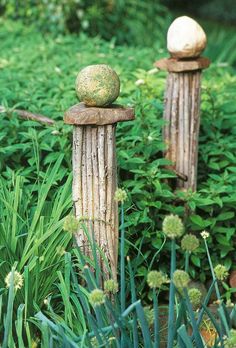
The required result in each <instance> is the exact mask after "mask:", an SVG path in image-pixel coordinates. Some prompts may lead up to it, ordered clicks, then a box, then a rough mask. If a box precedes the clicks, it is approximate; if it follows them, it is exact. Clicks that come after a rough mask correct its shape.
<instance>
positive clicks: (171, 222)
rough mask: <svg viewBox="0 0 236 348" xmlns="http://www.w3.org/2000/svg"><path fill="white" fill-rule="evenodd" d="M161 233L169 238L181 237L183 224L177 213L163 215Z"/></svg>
mask: <svg viewBox="0 0 236 348" xmlns="http://www.w3.org/2000/svg"><path fill="white" fill-rule="evenodd" d="M162 230H163V233H164V234H165V235H166V236H167V237H169V238H170V239H175V238H178V237H181V236H182V234H183V233H184V225H183V222H182V220H181V219H180V218H179V217H178V216H177V215H173V214H171V215H168V216H166V217H165V219H164V221H163V225H162Z"/></svg>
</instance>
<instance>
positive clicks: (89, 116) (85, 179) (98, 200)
mask: <svg viewBox="0 0 236 348" xmlns="http://www.w3.org/2000/svg"><path fill="white" fill-rule="evenodd" d="M101 74H103V75H102V78H101V77H99V76H101ZM106 74H107V75H106ZM88 81H89V83H88ZM111 81H113V84H111ZM113 87H114V88H113ZM117 88H118V92H119V78H118V76H117V75H116V73H115V72H114V71H113V70H112V69H111V68H110V67H107V66H105V65H94V66H90V67H89V68H85V69H84V70H82V71H81V72H80V73H79V75H78V77H77V82H76V89H77V93H78V96H79V98H80V100H81V103H79V104H76V105H74V106H72V107H71V108H70V109H69V110H68V111H66V112H65V116H64V121H65V123H67V124H71V125H73V126H74V127H73V156H72V157H73V160H72V162H73V187H72V193H73V202H74V212H75V216H76V217H77V218H78V219H79V220H80V221H81V222H82V223H83V225H84V226H86V227H87V231H88V233H89V235H90V238H91V240H94V241H95V242H96V243H97V245H98V246H99V247H100V248H101V249H102V250H103V252H104V254H105V255H106V257H107V259H108V262H109V264H110V268H111V271H112V275H113V278H114V279H116V277H117V255H118V239H119V235H118V207H117V202H116V201H115V200H114V195H115V191H116V189H117V172H116V167H117V163H116V144H115V132H116V124H117V122H121V121H129V120H133V119H134V111H133V109H132V108H125V107H122V106H120V105H115V104H111V103H112V102H113V101H114V100H115V99H116V98H117V96H118V94H119V93H118V92H117ZM86 104H89V105H86ZM91 105H93V106H91ZM75 239H76V244H77V245H78V247H80V248H81V249H82V251H83V253H84V254H85V255H86V256H88V257H92V252H91V245H90V243H89V241H88V238H87V236H86V233H85V231H84V228H82V225H81V227H80V229H79V230H78V232H77V233H76V235H75ZM98 259H99V262H100V264H101V269H102V271H103V272H104V274H105V275H108V270H107V267H106V265H105V263H104V261H103V260H102V258H101V257H99V258H98Z"/></svg>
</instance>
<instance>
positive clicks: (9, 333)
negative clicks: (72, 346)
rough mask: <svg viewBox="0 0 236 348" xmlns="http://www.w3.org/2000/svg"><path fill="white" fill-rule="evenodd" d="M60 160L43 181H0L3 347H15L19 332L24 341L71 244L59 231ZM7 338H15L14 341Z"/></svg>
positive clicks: (64, 204) (63, 207)
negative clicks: (30, 318) (33, 182)
mask: <svg viewBox="0 0 236 348" xmlns="http://www.w3.org/2000/svg"><path fill="white" fill-rule="evenodd" d="M62 159H63V156H61V157H59V158H58V160H57V161H56V163H55V164H54V165H53V166H49V168H48V171H47V172H46V173H45V179H44V180H43V181H37V182H35V184H33V185H31V184H30V185H29V184H28V183H27V179H26V178H24V177H21V176H17V175H15V176H12V180H11V181H10V182H9V180H6V179H4V178H3V177H0V212H1V214H0V246H1V247H0V248H1V252H0V272H1V277H0V288H1V291H0V308H1V310H0V312H1V315H0V341H1V340H3V343H2V344H3V347H8V345H9V347H14V346H15V345H14V344H16V345H17V341H18V344H19V342H20V341H21V340H23V338H22V337H23V336H22V335H23V334H22V331H24V339H25V338H26V337H27V333H28V334H29V325H30V323H29V322H28V321H27V319H28V318H29V317H30V316H33V315H34V314H35V313H36V312H37V311H38V310H39V309H40V308H43V307H44V306H45V299H47V297H48V296H50V294H51V293H52V292H55V290H56V286H55V282H56V281H57V279H58V275H57V272H58V271H59V270H61V269H62V268H63V267H64V266H63V263H64V261H63V258H64V253H65V250H66V248H67V246H68V245H69V244H70V240H71V235H70V234H69V233H65V232H64V231H63V221H64V217H65V216H66V215H67V214H68V212H69V211H70V209H71V193H70V188H71V176H69V177H68V179H67V180H66V181H65V182H64V184H63V185H62V186H60V182H59V181H58V171H59V169H60V165H61V162H62ZM56 187H57V189H56V190H55V188H56ZM12 270H14V271H12ZM13 278H14V279H13ZM12 284H13V285H12ZM17 284H18V286H17ZM13 288H14V289H13ZM7 299H8V300H7ZM14 323H16V324H15V325H14ZM4 330H5V332H4ZM3 332H4V334H3ZM20 333H21V334H20ZM13 337H17V339H16V341H14V338H13ZM19 346H20V345H19Z"/></svg>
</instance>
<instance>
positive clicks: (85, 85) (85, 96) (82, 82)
mask: <svg viewBox="0 0 236 348" xmlns="http://www.w3.org/2000/svg"><path fill="white" fill-rule="evenodd" d="M76 92H77V95H78V97H79V100H80V101H81V102H84V103H85V105H87V106H108V105H110V104H111V103H113V102H114V101H115V100H116V99H117V97H118V96H119V93H120V79H119V77H118V75H117V73H116V72H115V71H114V70H113V69H112V68H111V67H110V66H109V65H106V64H97V65H89V66H87V67H86V68H84V69H82V70H81V71H80V72H79V74H78V76H77V79H76Z"/></svg>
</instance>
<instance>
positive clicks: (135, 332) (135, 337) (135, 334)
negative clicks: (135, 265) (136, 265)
mask: <svg viewBox="0 0 236 348" xmlns="http://www.w3.org/2000/svg"><path fill="white" fill-rule="evenodd" d="M127 261H128V267H129V276H130V288H131V300H132V303H134V302H136V301H137V296H136V291H135V282H134V273H133V269H132V266H131V262H130V259H129V257H127ZM132 325H133V343H134V348H136V347H138V323H137V314H136V312H134V314H133V324H132Z"/></svg>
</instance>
